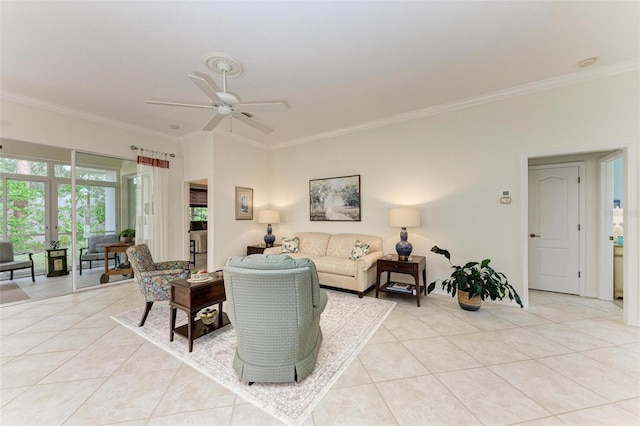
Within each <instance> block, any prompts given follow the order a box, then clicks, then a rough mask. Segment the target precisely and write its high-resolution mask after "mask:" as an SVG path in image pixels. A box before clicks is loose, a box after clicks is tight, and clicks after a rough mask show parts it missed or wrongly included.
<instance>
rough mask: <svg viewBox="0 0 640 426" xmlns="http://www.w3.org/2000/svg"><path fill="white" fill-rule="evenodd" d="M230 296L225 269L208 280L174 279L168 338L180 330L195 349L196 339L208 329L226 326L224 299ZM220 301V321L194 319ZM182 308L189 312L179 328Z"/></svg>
mask: <svg viewBox="0 0 640 426" xmlns="http://www.w3.org/2000/svg"><path fill="white" fill-rule="evenodd" d="M225 300H227V298H226V295H225V293H224V279H223V278H222V273H219V274H218V273H216V275H215V276H212V277H211V279H210V280H209V281H205V282H202V283H191V282H189V281H187V280H186V279H182V280H177V281H172V282H171V293H170V299H169V307H170V308H171V309H170V314H169V341H170V342H173V334H174V333H178V334H179V335H181V336H184V337H186V338H187V340H188V341H189V352H191V351H193V340H194V339H197V338H198V337H201V336H204V335H205V334H207V333H210V332H212V331H213V330H217V329H219V328H221V327H224V326H226V325H228V324H230V322H229V317H228V316H227V314H226V313H224V312H222V302H224V301H225ZM216 303H217V304H218V321H217V324H215V323H214V324H210V325H206V324H204V323H203V322H202V320H201V319H195V316H196V314H197V313H198V311H200V310H201V309H204V308H206V307H208V306H211V305H215V304H216ZM177 309H181V310H183V311H184V312H186V314H187V317H188V318H189V321H188V322H187V324H184V325H181V326H180V327H178V328H176V312H177Z"/></svg>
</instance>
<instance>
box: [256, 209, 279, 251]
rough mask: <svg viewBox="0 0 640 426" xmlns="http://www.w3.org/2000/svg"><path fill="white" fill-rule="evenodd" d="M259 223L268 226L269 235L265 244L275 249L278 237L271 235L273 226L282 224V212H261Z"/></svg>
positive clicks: (265, 237) (265, 238) (266, 236)
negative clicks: (274, 244) (274, 245)
mask: <svg viewBox="0 0 640 426" xmlns="http://www.w3.org/2000/svg"><path fill="white" fill-rule="evenodd" d="M258 223H266V224H267V235H265V236H264V242H265V244H266V245H267V247H273V243H274V242H275V241H276V236H275V235H273V234H272V233H271V224H272V223H280V212H279V211H277V210H260V212H259V213H258Z"/></svg>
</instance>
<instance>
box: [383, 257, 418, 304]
mask: <svg viewBox="0 0 640 426" xmlns="http://www.w3.org/2000/svg"><path fill="white" fill-rule="evenodd" d="M409 259H411V260H398V255H393V256H391V259H387V258H386V257H382V258H380V259H378V262H377V263H376V267H377V272H376V275H377V278H376V298H377V297H378V293H379V292H380V291H383V292H389V293H396V294H400V293H397V292H394V291H391V290H387V286H388V285H389V284H390V282H391V273H392V272H395V273H398V274H408V275H411V276H413V279H414V280H415V283H416V284H415V290H416V302H417V303H418V307H420V292H421V291H422V288H421V287H420V272H422V282H423V283H424V287H423V288H424V295H425V296H426V295H427V258H426V257H424V256H410V257H409ZM383 272H386V273H387V281H386V282H385V283H383V284H382V287H381V286H380V274H382V273H383ZM407 294H409V295H412V294H411V293H407Z"/></svg>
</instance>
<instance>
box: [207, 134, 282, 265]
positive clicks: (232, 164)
mask: <svg viewBox="0 0 640 426" xmlns="http://www.w3.org/2000/svg"><path fill="white" fill-rule="evenodd" d="M213 142H214V143H213V147H214V159H213V173H214V176H213V182H211V181H210V182H209V188H210V190H211V188H213V197H214V198H213V211H212V209H209V214H210V215H212V216H213V221H214V224H213V232H214V243H213V251H214V254H213V263H209V268H210V269H214V270H215V269H220V268H222V267H223V266H224V265H225V263H226V262H227V259H228V258H229V257H231V256H244V255H246V254H247V246H248V245H251V244H257V243H260V242H262V241H263V237H264V234H266V225H259V224H258V211H259V210H260V209H263V208H266V207H268V204H269V199H270V194H269V188H270V178H269V173H270V171H271V170H270V168H269V166H268V164H269V154H270V153H269V152H268V151H266V150H264V149H262V148H258V147H255V146H251V145H247V144H245V143H240V142H238V141H237V140H234V139H232V138H231V137H227V136H224V135H218V134H215V135H214V136H213ZM236 186H240V187H245V188H253V220H236V219H235V188H236ZM209 199H211V195H210V196H209ZM209 229H211V219H210V221H209ZM211 265H213V268H211Z"/></svg>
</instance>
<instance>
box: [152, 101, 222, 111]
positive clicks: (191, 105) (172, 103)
mask: <svg viewBox="0 0 640 426" xmlns="http://www.w3.org/2000/svg"><path fill="white" fill-rule="evenodd" d="M146 102H147V103H148V104H152V105H169V106H181V107H189V108H205V109H215V108H216V107H215V106H214V105H211V104H200V103H187V102H182V101H171V100H168V99H166V100H165V99H148V100H147V101H146Z"/></svg>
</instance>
